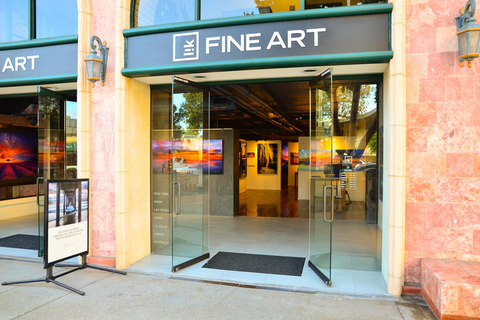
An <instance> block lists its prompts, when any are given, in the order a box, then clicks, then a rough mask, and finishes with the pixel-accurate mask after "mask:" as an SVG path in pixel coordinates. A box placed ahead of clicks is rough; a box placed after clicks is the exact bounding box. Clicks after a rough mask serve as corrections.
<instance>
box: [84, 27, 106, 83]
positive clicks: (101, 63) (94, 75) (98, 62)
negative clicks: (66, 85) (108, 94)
mask: <svg viewBox="0 0 480 320" xmlns="http://www.w3.org/2000/svg"><path fill="white" fill-rule="evenodd" d="M95 41H97V43H98V50H99V51H100V56H98V55H97V50H95V49H97V46H96V45H95ZM106 45H107V41H103V43H102V40H100V38H99V37H97V36H95V35H93V36H92V37H91V38H90V47H92V51H91V52H90V54H89V55H88V56H86V57H85V59H84V61H85V70H86V71H87V79H88V80H90V81H91V82H92V87H95V82H97V81H98V80H102V86H104V85H105V74H106V71H107V59H108V48H107V47H106Z"/></svg>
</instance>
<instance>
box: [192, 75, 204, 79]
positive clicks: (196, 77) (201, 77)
mask: <svg viewBox="0 0 480 320" xmlns="http://www.w3.org/2000/svg"><path fill="white" fill-rule="evenodd" d="M193 77H194V78H195V79H206V78H207V77H206V76H199V75H197V76H193Z"/></svg>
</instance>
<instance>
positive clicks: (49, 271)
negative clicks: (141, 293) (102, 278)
mask: <svg viewBox="0 0 480 320" xmlns="http://www.w3.org/2000/svg"><path fill="white" fill-rule="evenodd" d="M81 257H82V263H81V264H57V265H55V267H74V268H75V269H72V270H68V271H65V272H63V273H61V274H58V275H56V276H54V275H53V265H51V266H48V267H47V268H46V272H47V274H46V276H45V278H40V279H33V280H22V281H12V282H2V286H8V285H11V284H22V283H34V282H47V283H50V282H51V283H53V284H56V285H57V286H60V287H62V288H65V289H68V290H70V291H73V292H75V293H78V294H79V295H81V296H84V295H85V292H83V291H80V290H77V289H75V288H72V287H70V286H67V285H66V284H64V283H61V282H59V281H57V280H55V279H57V278H60V277H63V276H66V275H67V274H70V273H72V272H75V271H78V270H81V269H86V268H91V269H96V270H101V271H108V272H113V273H118V274H121V275H126V274H127V273H126V272H124V271H120V270H111V269H107V268H101V267H97V266H92V265H88V264H87V254H85V253H84V254H82V255H81Z"/></svg>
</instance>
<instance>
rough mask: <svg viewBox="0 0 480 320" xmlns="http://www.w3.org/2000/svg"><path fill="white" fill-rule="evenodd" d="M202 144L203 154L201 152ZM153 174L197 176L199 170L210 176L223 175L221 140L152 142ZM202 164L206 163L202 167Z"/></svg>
mask: <svg viewBox="0 0 480 320" xmlns="http://www.w3.org/2000/svg"><path fill="white" fill-rule="evenodd" d="M202 142H203V153H202V152H201V150H202ZM152 154H153V157H152V169H153V173H170V172H171V170H172V169H173V170H175V171H176V172H177V173H180V174H197V175H198V174H199V172H198V171H199V170H202V171H203V173H206V172H207V171H208V170H210V174H222V173H223V142H222V140H210V141H207V140H205V141H203V140H202V139H184V140H176V141H173V143H172V141H170V140H154V141H153V142H152ZM203 162H208V163H206V164H205V165H202V164H203Z"/></svg>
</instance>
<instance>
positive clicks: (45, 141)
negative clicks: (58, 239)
mask: <svg viewBox="0 0 480 320" xmlns="http://www.w3.org/2000/svg"><path fill="white" fill-rule="evenodd" d="M37 91H38V112H37V119H38V179H37V193H38V196H37V202H38V204H39V206H38V234H39V237H40V239H39V240H40V241H39V252H38V254H39V256H43V251H44V248H43V243H44V242H43V236H44V221H45V220H44V214H45V213H44V210H45V207H44V206H43V205H44V203H43V197H40V195H41V194H43V179H42V178H45V179H63V178H64V177H65V97H64V96H63V95H61V94H58V93H56V92H53V91H50V90H47V89H45V88H42V87H38V89H37ZM47 214H48V204H47Z"/></svg>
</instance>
